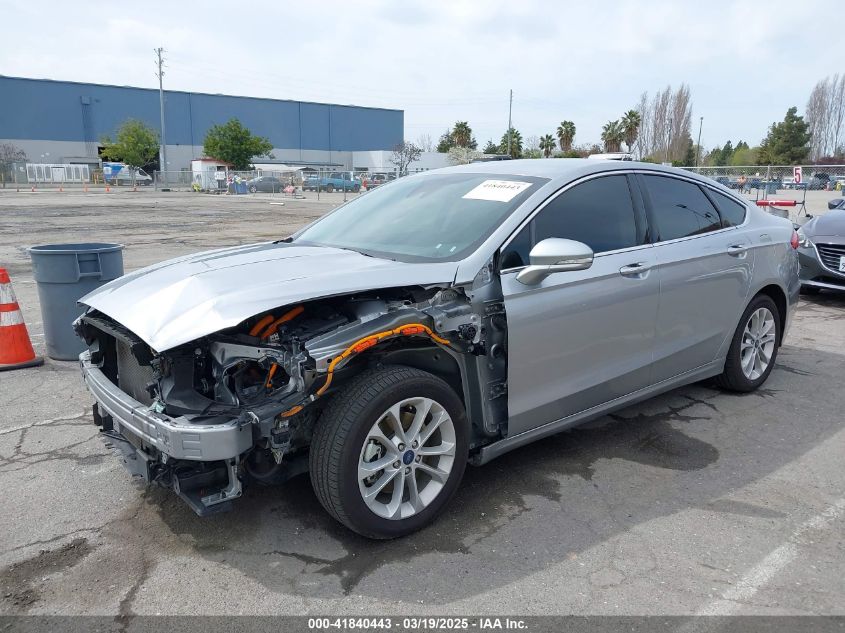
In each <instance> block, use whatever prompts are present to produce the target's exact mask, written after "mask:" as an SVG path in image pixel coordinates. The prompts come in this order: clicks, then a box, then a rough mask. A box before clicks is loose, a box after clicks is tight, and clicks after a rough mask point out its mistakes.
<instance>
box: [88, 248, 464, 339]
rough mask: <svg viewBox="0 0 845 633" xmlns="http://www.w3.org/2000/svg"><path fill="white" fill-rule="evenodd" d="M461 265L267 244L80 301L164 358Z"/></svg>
mask: <svg viewBox="0 0 845 633" xmlns="http://www.w3.org/2000/svg"><path fill="white" fill-rule="evenodd" d="M456 270H457V264H456V263H454V262H445V263H426V264H408V263H402V262H394V261H391V260H388V259H379V258H375V257H368V256H366V255H361V254H360V253H356V252H354V251H348V250H341V249H337V248H329V247H323V246H299V245H295V244H285V243H280V244H274V243H262V244H251V245H248V246H239V247H235V248H228V249H223V250H217V251H208V252H205V253H197V254H195V255H189V256H187V257H180V258H177V259H172V260H169V261H166V262H162V263H160V264H156V265H154V266H149V267H147V268H143V269H141V270H137V271H135V272H133V273H130V274H128V275H124V276H123V277H120V278H119V279H115V280H114V281H112V282H110V283H108V284H105V285H104V286H102V287H100V288H98V289H97V290H95V291H94V292H91V293H89V294H87V295H85V296H84V297H82V298H81V299H80V300H79V303H81V304H84V305H86V306H90V307H92V308H95V309H97V310H99V311H100V312H103V313H104V314H107V315H108V316H110V317H111V318H113V319H115V320H116V321H117V322H118V323H120V324H122V325H123V326H124V327H126V328H128V329H129V330H131V331H132V332H134V333H135V334H136V335H137V336H139V337H140V338H141V339H143V340H144V341H145V342H146V343H147V344H148V345H149V346H150V347H152V348H153V349H154V350H156V351H159V352H162V351H165V350H168V349H171V348H173V347H176V346H177V345H182V344H183V343H187V342H189V341H193V340H195V339H198V338H200V337H202V336H206V335H208V334H212V333H214V332H217V331H219V330H222V329H225V328H229V327H233V326H235V325H237V324H238V323H240V322H241V321H243V320H244V319H247V318H249V317H251V316H255V315H256V314H259V313H261V312H265V311H267V310H271V309H273V308H278V307H284V306H287V305H290V304H293V303H298V302H300V301H307V300H309V299H318V298H321V297H329V296H333V295H339V294H345V293H350V292H359V291H362V290H370V289H380V288H391V287H397V286H410V285H435V284H450V283H451V282H452V281H453V280H454V278H455V272H456Z"/></svg>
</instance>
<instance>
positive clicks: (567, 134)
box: [557, 121, 575, 152]
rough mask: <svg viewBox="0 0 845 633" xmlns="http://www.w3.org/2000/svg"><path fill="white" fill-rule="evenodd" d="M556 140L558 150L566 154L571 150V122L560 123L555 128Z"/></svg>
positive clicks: (573, 134)
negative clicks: (558, 143)
mask: <svg viewBox="0 0 845 633" xmlns="http://www.w3.org/2000/svg"><path fill="white" fill-rule="evenodd" d="M557 138H558V141H559V142H560V149H561V151H563V152H568V151H569V150H571V149H572V141H574V140H575V124H574V123H573V122H572V121H561V122H560V125H558V126H557Z"/></svg>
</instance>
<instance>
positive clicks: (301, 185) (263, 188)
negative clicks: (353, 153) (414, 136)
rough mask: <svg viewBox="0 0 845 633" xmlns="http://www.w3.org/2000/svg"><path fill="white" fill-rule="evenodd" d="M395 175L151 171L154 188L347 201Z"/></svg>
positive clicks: (359, 171)
mask: <svg viewBox="0 0 845 633" xmlns="http://www.w3.org/2000/svg"><path fill="white" fill-rule="evenodd" d="M396 178H397V174H396V172H395V170H394V171H390V170H369V169H355V170H344V169H338V168H324V167H303V168H298V169H288V170H279V171H274V170H266V169H260V170H250V171H235V170H214V169H208V170H204V171H194V172H192V171H190V170H180V171H156V172H155V173H154V174H153V185H154V187H155V189H156V190H157V191H195V192H197V193H211V194H225V195H250V194H270V195H271V196H281V197H314V198H316V199H318V200H320V199H323V198H326V199H328V200H332V201H337V200H341V201H346V200H348V199H350V197H352V196H358V195H361V194H363V193H366V192H367V191H371V190H373V189H375V188H376V187H379V186H381V185H384V184H386V183H388V182H392V181H393V180H396Z"/></svg>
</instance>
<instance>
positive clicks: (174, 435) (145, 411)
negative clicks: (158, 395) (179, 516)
mask: <svg viewBox="0 0 845 633" xmlns="http://www.w3.org/2000/svg"><path fill="white" fill-rule="evenodd" d="M79 363H80V366H81V368H82V375H83V379H84V381H85V385H86V386H87V387H88V390H89V391H90V392H91V394H92V395H93V396H94V399H95V400H96V402H97V404H96V405H95V422H97V423H98V425H99V426H101V427H102V428H103V430H104V431H106V432H107V434H108V437H109V439H110V441H111V443H112V445H113V446H114V447H115V448H117V449H119V450H120V452H121V453H122V456H123V462H124V465H125V466H126V468H127V470H129V472H130V473H132V474H133V475H136V476H140V477H141V478H143V479H144V480H145V482H146V483H148V484H149V483H154V482H156V483H161V484H164V485H166V486H169V487H172V488H173V489H174V491H175V492H176V493H177V494H178V495H179V496H180V497H182V498H183V499H184V500H185V501H186V502H187V503H188V504H189V505H190V506H191V508H193V510H194V511H195V512H197V514H200V515H205V514H210V513H212V512H219V511H222V510H225V509H228V502H229V501H230V500H232V499H234V498H237V497H239V496H240V494H241V484H240V481H239V479H238V475H237V465H238V463H239V460H240V456H241V455H243V454H244V453H245V452H246V451H248V450H249V449H250V448H252V446H253V425H252V424H251V423H250V422H249V421H246V422H245V421H244V420H242V419H240V418H231V417H229V418H226V417H222V416H218V417H215V418H202V419H201V420H198V421H192V420H191V419H189V418H188V417H186V416H180V417H171V416H167V415H164V414H162V413H157V412H155V411H152V410H151V409H150V407H148V406H146V405H144V404H142V403H140V402H138V401H137V400H135V399H134V398H132V397H131V396H129V395H127V394H126V393H124V392H123V391H121V390H120V389H119V388H118V387H117V386H116V385H115V384H114V383H112V382H111V381H110V380H109V379H108V377H107V376H106V375H105V374H104V373H103V372H102V370H101V369H100V368H99V367H97V366H96V365H95V364H94V363H92V361H91V353H90V352H89V351H85V352H83V353H82V354H81V355H80V356H79ZM192 462H193V464H192Z"/></svg>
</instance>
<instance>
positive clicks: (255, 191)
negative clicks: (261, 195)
mask: <svg viewBox="0 0 845 633" xmlns="http://www.w3.org/2000/svg"><path fill="white" fill-rule="evenodd" d="M249 192H250V193H258V187H256V186H255V185H252V186H251V187H250V188H249Z"/></svg>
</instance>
